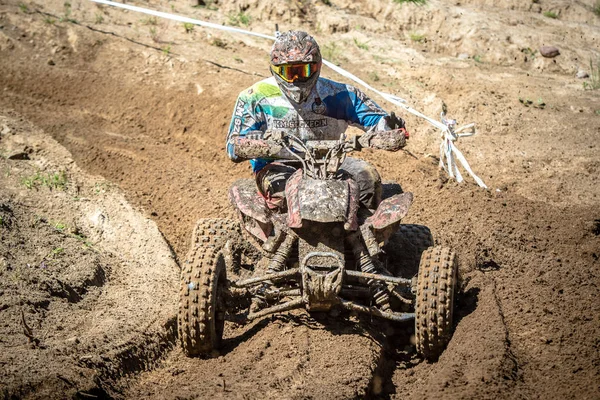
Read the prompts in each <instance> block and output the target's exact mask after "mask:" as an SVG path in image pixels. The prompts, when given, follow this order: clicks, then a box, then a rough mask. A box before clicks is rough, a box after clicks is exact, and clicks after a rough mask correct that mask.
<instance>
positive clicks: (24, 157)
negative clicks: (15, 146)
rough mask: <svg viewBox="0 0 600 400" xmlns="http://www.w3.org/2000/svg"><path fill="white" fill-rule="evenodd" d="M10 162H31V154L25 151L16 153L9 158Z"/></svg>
mask: <svg viewBox="0 0 600 400" xmlns="http://www.w3.org/2000/svg"><path fill="white" fill-rule="evenodd" d="M7 158H8V159H9V160H29V154H27V153H26V152H24V151H19V152H15V153H13V154H10V155H9V156H8V157H7Z"/></svg>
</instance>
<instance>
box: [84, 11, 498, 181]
mask: <svg viewBox="0 0 600 400" xmlns="http://www.w3.org/2000/svg"><path fill="white" fill-rule="evenodd" d="M90 1H93V2H95V3H100V4H106V5H109V6H114V7H118V8H123V9H126V10H131V11H135V12H139V13H143V14H148V15H153V16H155V17H160V18H166V19H170V20H173V21H179V22H183V23H189V24H194V25H199V26H204V27H206V28H212V29H219V30H222V31H227V32H233V33H241V34H243V35H250V36H256V37H260V38H263V39H270V40H275V36H270V35H264V34H262V33H257V32H252V31H247V30H244V29H239V28H233V27H230V26H224V25H218V24H214V23H211V22H206V21H201V20H198V19H193V18H188V17H182V16H179V15H174V14H169V13H165V12H161V11H154V10H149V9H147V8H142V7H136V6H131V5H128V4H122V3H116V2H114V1H110V0H90ZM323 64H325V65H327V66H328V67H329V68H331V69H332V70H334V71H335V72H337V73H338V74H340V75H342V76H344V77H346V78H348V79H351V80H352V81H354V82H356V83H358V84H359V85H361V86H362V87H364V88H366V89H368V90H371V91H373V92H375V93H377V94H378V95H380V96H381V97H382V98H384V99H385V100H387V101H388V102H390V103H392V104H394V105H396V106H398V107H402V108H403V109H405V110H406V111H408V112H409V113H411V114H413V115H416V116H417V117H419V118H423V119H424V120H426V121H427V122H429V123H430V124H431V125H433V126H435V127H436V128H438V129H440V130H441V131H442V132H441V133H442V143H441V145H440V166H441V167H442V168H444V169H445V170H446V172H448V174H449V175H450V177H451V178H454V179H456V180H457V181H458V182H462V181H463V177H462V175H461V174H460V172H459V170H458V166H457V165H456V162H455V160H454V159H455V157H456V159H458V161H459V162H460V163H461V164H462V166H463V168H464V169H465V170H466V171H467V172H468V173H469V175H471V176H472V177H473V179H475V182H477V184H478V185H479V186H481V187H482V188H487V186H486V185H485V183H483V181H482V180H481V179H480V178H479V177H478V176H477V175H475V173H473V171H472V170H471V167H470V166H469V163H468V162H467V160H466V159H465V157H464V156H463V154H462V153H461V152H460V150H458V148H457V147H456V146H455V144H454V142H455V141H456V140H457V139H458V138H459V137H461V136H471V135H473V134H474V133H472V134H463V135H461V134H456V133H454V132H452V131H451V129H449V128H448V126H447V125H446V124H444V123H442V122H440V121H437V120H435V119H433V118H429V117H427V116H426V115H424V114H421V113H420V112H418V111H417V110H415V109H413V108H412V107H410V106H408V105H406V104H405V103H406V100H404V99H402V98H400V97H398V96H395V95H393V94H389V93H385V92H381V91H379V90H377V89H375V88H374V87H372V86H371V85H369V84H368V83H366V82H365V81H363V80H362V79H360V78H359V77H357V76H355V75H353V74H351V73H350V72H348V71H346V70H345V69H343V68H340V67H338V66H337V65H335V64H333V63H331V62H329V61H327V60H323ZM473 126H474V124H469V125H467V126H464V127H462V128H459V129H457V130H456V132H460V131H462V130H464V129H467V128H472V127H473ZM444 159H445V160H446V162H444ZM446 165H447V166H446Z"/></svg>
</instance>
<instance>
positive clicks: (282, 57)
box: [227, 31, 408, 209]
mask: <svg viewBox="0 0 600 400" xmlns="http://www.w3.org/2000/svg"><path fill="white" fill-rule="evenodd" d="M321 66H322V58H321V52H320V50H319V46H318V44H317V42H316V41H315V39H314V38H313V37H312V36H310V35H309V34H308V33H306V32H302V31H289V32H285V33H278V35H277V39H276V40H275V43H274V45H273V48H272V49H271V73H272V75H273V76H272V77H270V78H267V79H265V80H263V81H260V82H258V83H256V84H254V85H253V86H251V87H250V88H248V89H246V90H244V91H242V92H241V93H240V95H239V96H238V99H237V103H236V105H235V108H234V112H233V117H232V120H231V125H230V127H229V134H228V135H227V153H228V155H229V157H230V158H231V160H233V161H234V162H239V161H243V160H248V159H249V160H250V163H251V165H252V170H253V172H254V173H255V175H256V181H257V185H258V188H259V191H260V192H261V194H262V195H263V196H264V197H265V199H266V201H267V204H268V205H269V207H271V208H277V207H283V206H284V204H283V203H284V202H283V199H284V193H283V191H284V189H285V182H286V181H287V178H289V176H290V175H291V174H292V173H293V171H294V170H293V169H292V168H290V167H289V166H286V165H283V164H280V163H277V162H276V160H277V159H294V157H292V156H291V155H290V154H289V153H288V152H287V150H286V149H285V148H283V147H282V146H280V145H278V144H277V141H276V140H273V139H274V138H275V137H276V133H274V132H278V131H279V132H281V131H285V132H289V133H293V134H294V135H296V136H297V137H299V138H300V139H303V140H339V138H340V135H341V134H342V133H344V132H345V131H346V129H347V128H348V126H349V125H352V126H356V127H358V128H361V129H362V130H363V131H366V134H364V135H363V136H362V137H361V138H360V139H359V140H358V141H355V142H354V143H355V146H356V147H357V149H360V147H371V148H378V149H384V150H390V151H397V150H399V149H401V148H402V147H404V145H405V144H406V139H407V138H408V133H407V131H406V129H405V128H404V121H403V120H402V119H401V118H398V117H396V116H395V115H394V113H391V115H388V114H387V113H386V112H385V111H384V110H383V109H381V108H380V107H379V106H378V105H377V104H375V102H373V101H372V100H371V99H369V98H368V97H367V96H366V95H365V94H364V93H362V92H361V91H360V90H358V89H357V88H355V87H353V86H350V85H346V84H343V83H338V82H334V81H331V80H329V79H325V78H321V77H319V74H320V71H321ZM340 169H341V170H344V171H346V172H347V173H349V174H350V175H351V176H352V177H353V178H354V180H355V181H356V182H357V183H358V186H359V188H360V200H361V203H362V204H363V205H364V206H365V207H367V208H370V209H374V208H376V207H377V205H378V204H379V201H380V200H381V178H380V176H379V174H378V172H377V171H376V169H375V167H373V166H372V165H371V164H369V163H367V162H366V161H363V160H359V159H355V158H351V157H347V158H346V160H345V161H344V163H343V164H342V166H341V168H340Z"/></svg>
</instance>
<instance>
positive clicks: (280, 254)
mask: <svg viewBox="0 0 600 400" xmlns="http://www.w3.org/2000/svg"><path fill="white" fill-rule="evenodd" d="M284 235H285V239H283V242H282V243H281V244H280V245H279V247H277V250H275V254H274V255H273V257H272V258H271V262H270V263H269V267H268V268H267V273H269V274H274V273H276V272H281V271H283V269H284V268H285V263H286V261H287V259H288V257H289V256H290V253H291V251H292V247H293V246H294V241H295V240H296V237H295V236H294V235H290V234H289V233H284Z"/></svg>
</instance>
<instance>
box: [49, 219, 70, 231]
mask: <svg viewBox="0 0 600 400" xmlns="http://www.w3.org/2000/svg"><path fill="white" fill-rule="evenodd" d="M52 225H54V229H56V230H57V231H61V232H62V231H64V230H65V229H67V228H68V226H67V224H65V223H64V222H60V221H58V222H54V223H53V224H52Z"/></svg>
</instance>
